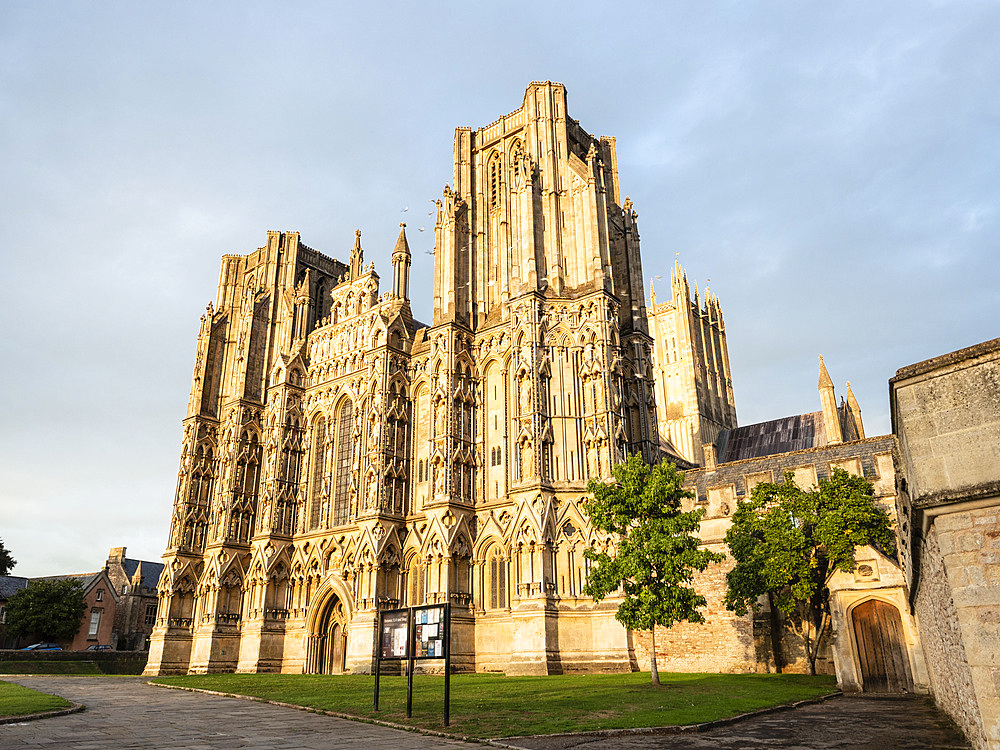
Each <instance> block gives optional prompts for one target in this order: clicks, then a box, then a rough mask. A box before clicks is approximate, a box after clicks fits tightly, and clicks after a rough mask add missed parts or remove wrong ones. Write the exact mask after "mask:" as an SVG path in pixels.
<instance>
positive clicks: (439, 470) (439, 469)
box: [434, 464, 445, 495]
mask: <svg viewBox="0 0 1000 750" xmlns="http://www.w3.org/2000/svg"><path fill="white" fill-rule="evenodd" d="M444 480H445V474H444V466H443V465H441V464H434V494H435V495H443V494H444V493H445V481H444Z"/></svg>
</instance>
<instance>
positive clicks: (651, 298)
mask: <svg viewBox="0 0 1000 750" xmlns="http://www.w3.org/2000/svg"><path fill="white" fill-rule="evenodd" d="M649 306H650V307H655V306H656V289H655V288H654V287H653V280H652V279H650V280H649Z"/></svg>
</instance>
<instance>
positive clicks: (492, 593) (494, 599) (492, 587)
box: [486, 547, 507, 609]
mask: <svg viewBox="0 0 1000 750" xmlns="http://www.w3.org/2000/svg"><path fill="white" fill-rule="evenodd" d="M487 574H488V575H489V592H488V596H487V601H486V605H487V609H503V608H505V607H506V606H507V561H506V560H505V559H504V557H503V552H502V550H501V549H500V547H493V548H492V549H491V550H490V554H489V557H488V562H487Z"/></svg>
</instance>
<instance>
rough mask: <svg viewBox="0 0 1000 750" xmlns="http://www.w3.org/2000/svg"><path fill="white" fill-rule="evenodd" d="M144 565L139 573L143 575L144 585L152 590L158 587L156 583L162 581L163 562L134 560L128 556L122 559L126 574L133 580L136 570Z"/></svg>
mask: <svg viewBox="0 0 1000 750" xmlns="http://www.w3.org/2000/svg"><path fill="white" fill-rule="evenodd" d="M140 565H141V566H142V570H141V571H140V572H139V575H141V576H142V585H143V586H144V587H146V588H148V589H150V590H155V589H156V584H157V583H159V582H160V575H161V574H162V573H163V563H156V562H150V561H149V560H133V559H132V558H131V557H126V558H124V559H123V560H122V568H124V570H125V575H127V576H128V579H129V580H130V581H131V580H132V577H133V576H134V575H135V571H136V570H137V569H138V568H139V566H140Z"/></svg>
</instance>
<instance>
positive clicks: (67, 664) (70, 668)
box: [0, 659, 104, 674]
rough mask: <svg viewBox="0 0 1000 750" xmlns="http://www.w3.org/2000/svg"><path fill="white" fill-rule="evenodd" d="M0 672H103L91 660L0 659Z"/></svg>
mask: <svg viewBox="0 0 1000 750" xmlns="http://www.w3.org/2000/svg"><path fill="white" fill-rule="evenodd" d="M0 674H104V673H103V672H101V670H100V669H99V668H98V667H97V664H95V663H94V662H92V661H44V660H34V659H32V660H31V661H0Z"/></svg>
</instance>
